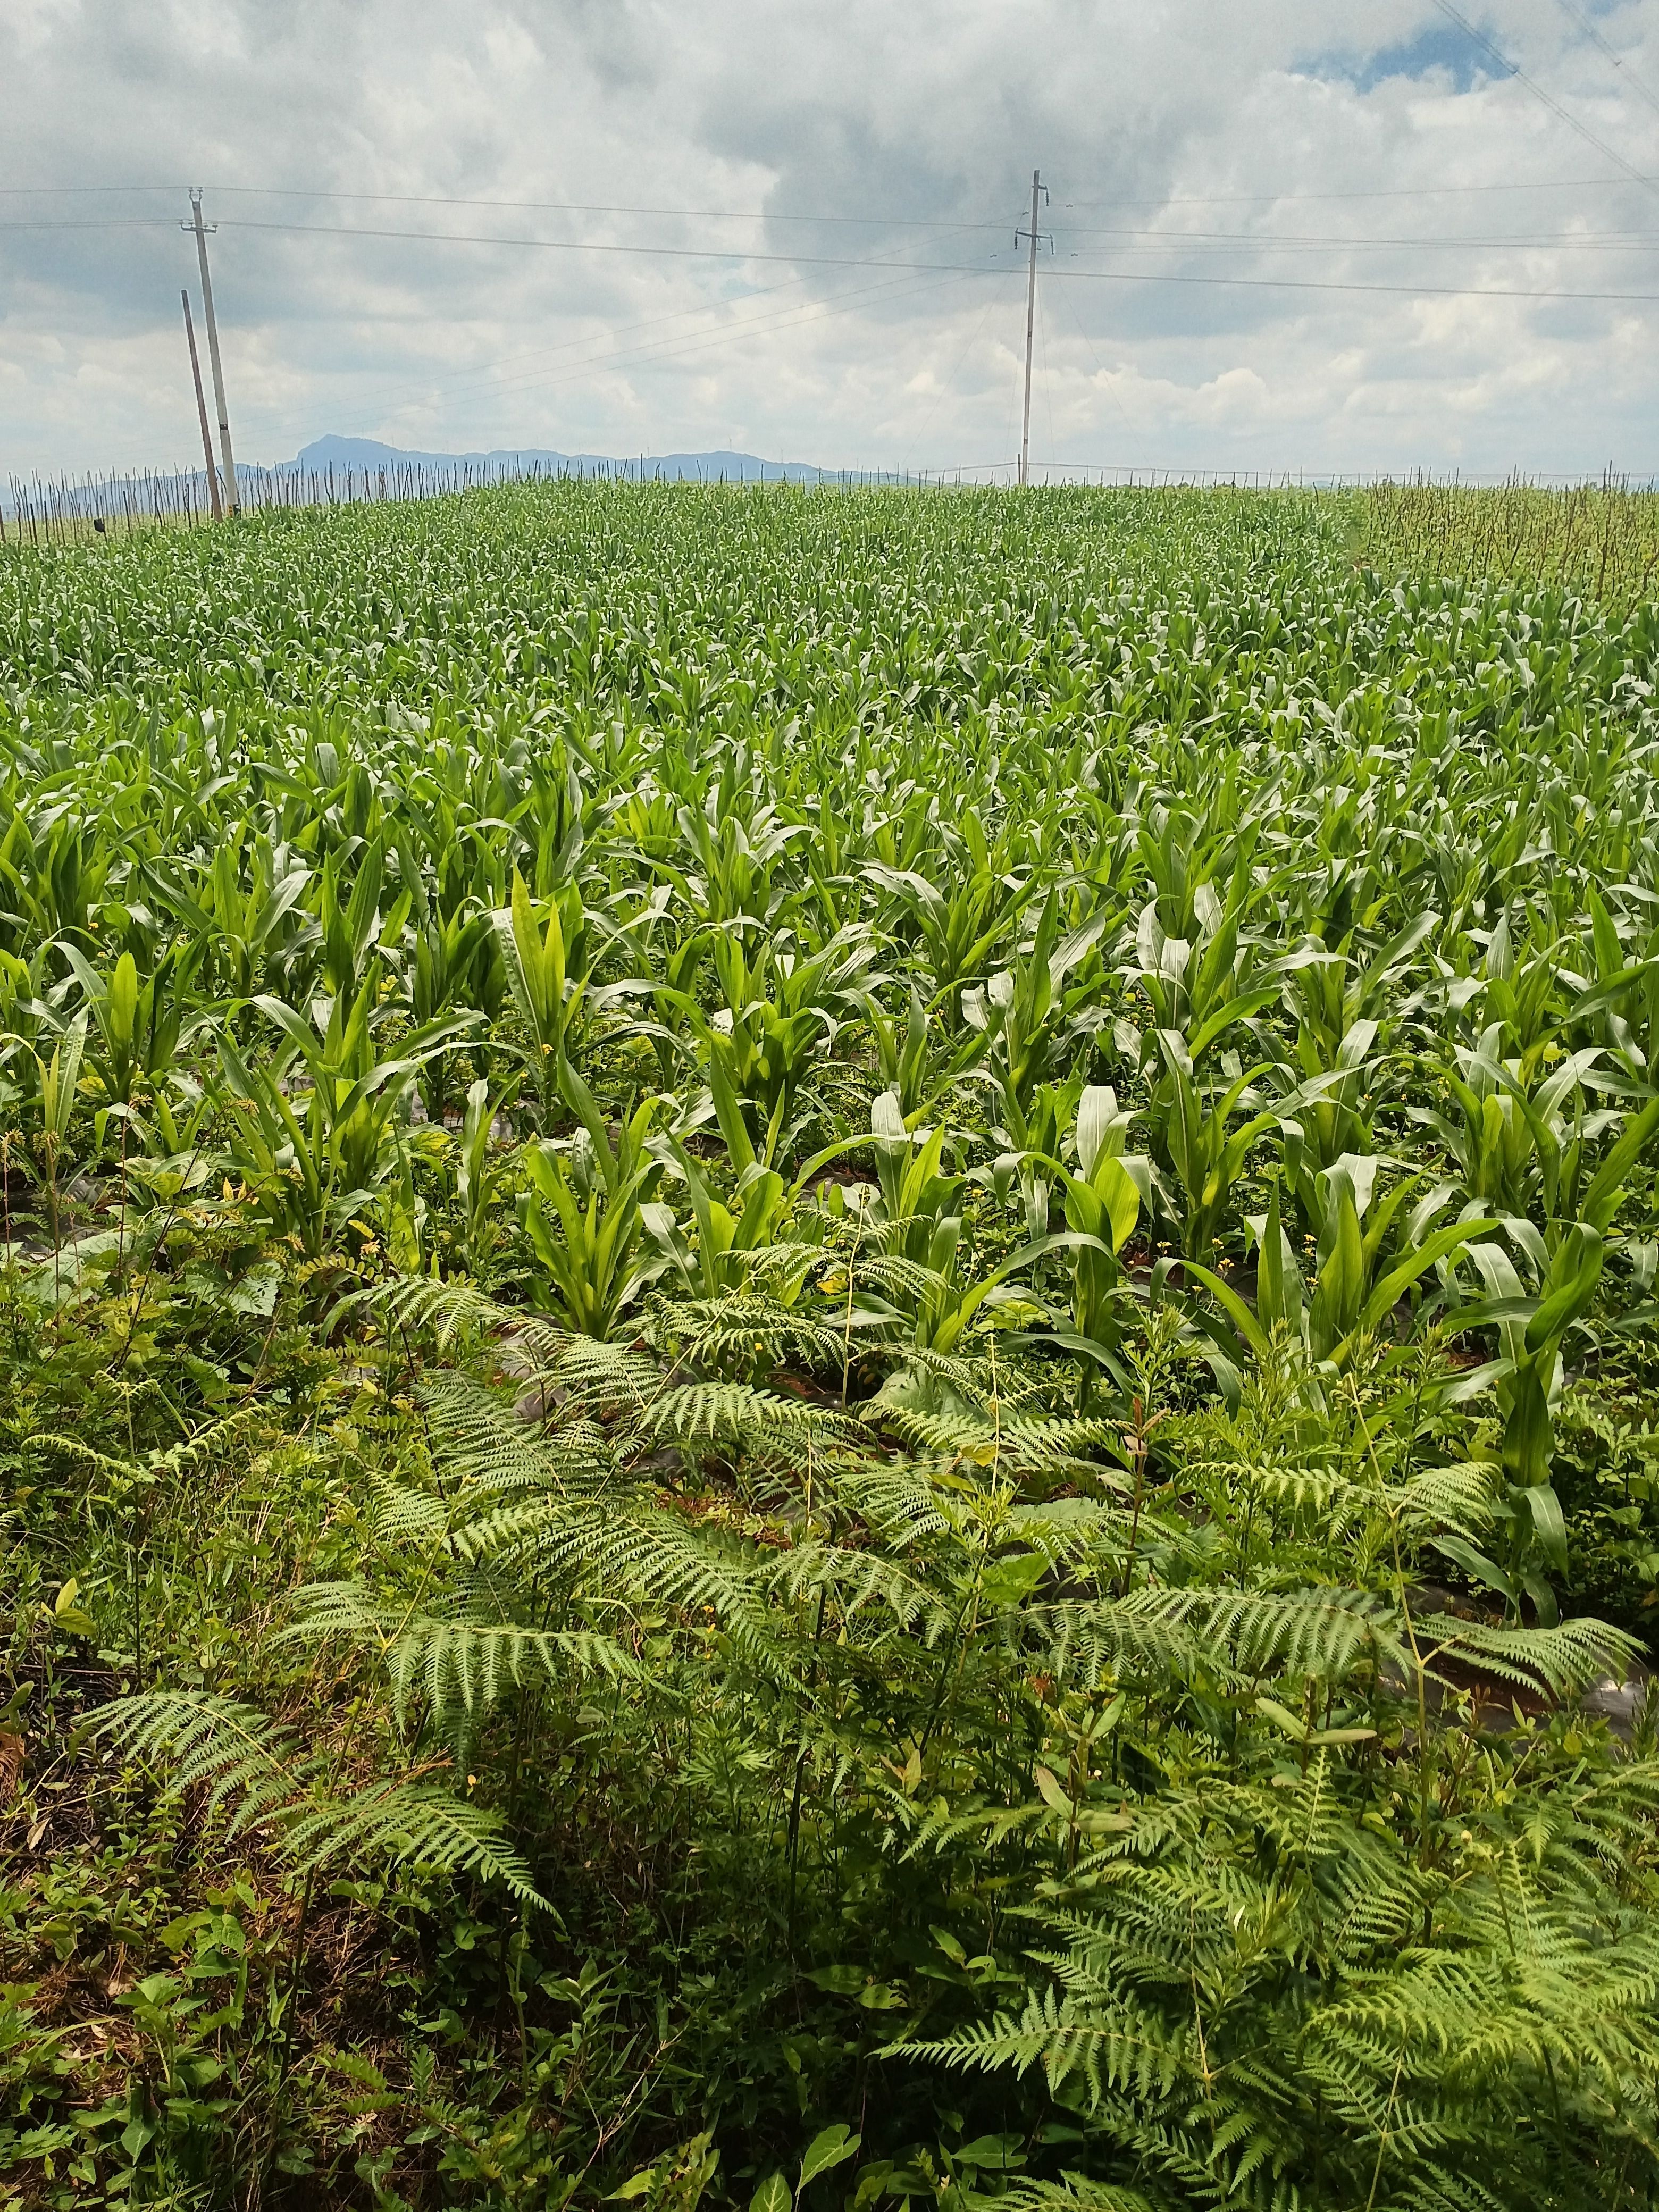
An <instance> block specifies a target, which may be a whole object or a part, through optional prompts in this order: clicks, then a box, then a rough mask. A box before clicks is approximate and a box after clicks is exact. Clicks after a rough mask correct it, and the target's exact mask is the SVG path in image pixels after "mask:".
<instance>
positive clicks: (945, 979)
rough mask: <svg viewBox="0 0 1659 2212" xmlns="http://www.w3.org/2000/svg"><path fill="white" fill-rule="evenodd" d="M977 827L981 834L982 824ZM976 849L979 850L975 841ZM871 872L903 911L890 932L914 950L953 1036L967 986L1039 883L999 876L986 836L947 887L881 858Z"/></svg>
mask: <svg viewBox="0 0 1659 2212" xmlns="http://www.w3.org/2000/svg"><path fill="white" fill-rule="evenodd" d="M973 828H974V829H975V830H977V829H978V823H977V821H976V819H975V820H974V822H973ZM969 851H970V854H974V852H975V848H974V846H973V844H972V843H971V842H970V846H969ZM864 875H865V878H866V881H868V882H870V883H872V884H874V885H876V887H877V888H878V890H883V891H885V892H886V893H887V895H888V896H889V898H890V901H891V902H893V904H894V906H895V907H896V909H897V914H896V915H895V916H894V919H893V921H892V922H890V925H889V927H890V929H892V930H894V931H895V932H896V933H897V934H898V935H900V937H901V939H902V940H905V941H908V942H909V943H910V944H912V945H914V948H915V953H914V957H915V961H916V964H917V966H918V968H919V969H921V977H922V979H923V981H925V982H926V984H927V989H928V998H929V1002H930V1004H931V1005H933V1006H938V1007H939V1010H940V1012H941V1013H942V1015H943V1017H944V1020H945V1029H946V1032H947V1034H950V1033H953V1032H955V1031H956V1030H957V1029H958V1028H959V1027H960V1025H961V1023H962V1020H963V1010H962V998H963V990H964V988H965V987H967V986H968V985H969V984H972V983H975V982H976V981H978V980H979V979H980V978H981V976H983V975H984V974H985V971H986V969H987V966H988V965H989V963H990V962H991V960H992V959H993V958H994V956H995V954H996V952H997V951H998V948H999V947H1000V945H1002V944H1003V943H1004V941H1005V940H1006V938H1007V937H1008V935H1009V933H1011V931H1012V930H1013V928H1014V927H1016V925H1017V924H1018V921H1019V917H1020V915H1021V913H1022V912H1023V910H1024V908H1025V906H1026V904H1027V903H1028V902H1029V901H1030V898H1031V897H1032V896H1033V894H1034V892H1035V891H1036V889H1037V888H1038V886H1037V884H1036V882H1035V881H1032V882H1030V883H1025V884H1021V883H1018V882H1017V881H1010V880H1009V879H1008V878H1007V877H1006V876H1004V875H1002V874H1000V873H999V872H997V870H996V869H995V868H994V866H993V864H992V860H991V856H990V854H989V853H988V851H987V850H986V848H985V845H984V836H983V832H982V831H981V832H979V836H978V840H977V853H976V855H975V857H974V858H973V860H972V864H971V866H970V867H969V869H968V870H967V871H966V872H963V874H961V875H960V876H957V875H953V876H952V877H951V879H950V880H949V882H948V884H947V885H946V886H945V887H941V886H940V885H939V884H935V883H933V882H931V881H930V880H929V878H927V876H925V875H923V874H921V873H920V872H918V871H917V870H916V869H915V868H899V867H891V866H887V865H886V864H885V863H884V862H882V861H879V860H875V861H871V862H870V863H869V864H868V865H867V866H866V868H865V870H864ZM901 917H902V919H901Z"/></svg>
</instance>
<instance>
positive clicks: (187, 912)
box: [147, 824, 317, 1044]
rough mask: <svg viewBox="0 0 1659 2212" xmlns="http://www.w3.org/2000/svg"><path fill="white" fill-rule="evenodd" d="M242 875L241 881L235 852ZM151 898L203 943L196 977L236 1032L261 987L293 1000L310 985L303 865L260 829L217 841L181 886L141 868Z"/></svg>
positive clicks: (243, 1029) (311, 933)
mask: <svg viewBox="0 0 1659 2212" xmlns="http://www.w3.org/2000/svg"><path fill="white" fill-rule="evenodd" d="M239 846H240V851H241V854H242V855H243V856H244V857H245V860H246V869H247V874H248V878H249V880H248V881H247V883H246V885H245V884H244V883H243V881H242V876H241V872H240V869H239V866H238V859H239V850H238V848H239ZM147 881H148V882H149V884H150V886H151V888H152V889H153V890H154V891H155V895H156V896H157V897H158V899H159V900H160V901H161V903H162V904H163V906H164V907H165V908H167V911H168V912H170V913H171V914H172V915H173V916H174V917H175V919H176V920H177V921H179V922H180V923H181V924H182V926H183V927H185V929H187V930H188V931H189V932H190V933H191V937H192V938H193V939H195V940H196V941H197V943H199V944H200V945H201V946H202V948H203V956H202V957H203V966H202V971H201V972H202V975H203V977H204V981H206V980H208V979H210V981H211V987H213V988H215V989H216V990H217V991H218V992H219V993H220V994H222V997H223V998H224V999H225V1000H227V1001H228V1004H229V1006H230V1007H231V1008H232V1009H234V1022H235V1026H236V1032H237V1036H238V1037H239V1039H240V1042H243V1043H244V1044H246V1043H247V1042H249V1041H250V1040H251V1038H252V1034H253V1023H254V1012H253V1001H254V1000H255V999H257V998H258V996H259V995H260V994H262V993H263V994H271V995H275V996H277V997H286V998H293V999H297V998H301V997H303V996H305V995H306V994H307V991H308V989H309V986H310V978H311V974H312V972H313V962H314V958H315V945H316V939H317V931H316V925H315V922H314V921H311V920H310V919H309V918H308V917H307V915H306V914H305V911H304V901H305V896H306V891H307V886H308V885H309V884H310V882H311V874H310V871H309V870H308V869H307V867H306V866H305V865H304V863H303V861H302V860H301V859H300V858H299V856H298V855H297V854H295V852H294V851H293V850H292V849H291V848H289V846H287V845H286V844H283V843H282V842H278V843H276V844H274V845H273V843H272V842H271V840H270V837H269V836H266V835H264V833H263V832H260V833H257V834H254V835H252V836H247V835H246V824H244V825H242V828H241V830H240V832H239V835H238V837H237V838H236V839H235V840H234V841H228V842H225V843H223V844H222V845H220V847H219V848H218V850H217V851H216V853H215V854H214V856H213V862H212V866H211V867H210V869H209V870H208V872H207V874H206V877H205V878H204V879H200V880H198V881H197V883H195V884H193V885H188V886H187V885H185V884H181V883H180V882H179V881H178V880H177V879H176V878H174V877H173V874H172V873H171V872H166V871H163V870H162V869H160V868H152V869H150V870H149V871H148V872H147Z"/></svg>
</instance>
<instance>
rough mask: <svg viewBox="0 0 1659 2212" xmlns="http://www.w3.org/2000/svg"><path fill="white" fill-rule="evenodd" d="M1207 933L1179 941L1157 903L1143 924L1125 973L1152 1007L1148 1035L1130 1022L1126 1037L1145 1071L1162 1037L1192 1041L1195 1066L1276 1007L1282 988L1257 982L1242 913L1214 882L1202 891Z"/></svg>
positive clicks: (1199, 907) (1199, 906)
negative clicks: (1171, 1033) (1223, 899)
mask: <svg viewBox="0 0 1659 2212" xmlns="http://www.w3.org/2000/svg"><path fill="white" fill-rule="evenodd" d="M1193 896H1194V904H1195V908H1196V911H1197V915H1198V918H1199V925H1200V934H1199V935H1198V936H1197V937H1196V938H1195V939H1193V940H1188V939H1186V938H1180V937H1171V936H1170V935H1168V934H1167V933H1165V931H1164V925H1163V923H1162V922H1161V921H1159V919H1158V901H1157V900H1153V901H1152V902H1150V903H1149V904H1148V905H1147V906H1146V908H1145V909H1144V910H1143V911H1142V914H1141V916H1140V920H1139V923H1138V925H1137V926H1136V930H1135V938H1134V947H1133V957H1132V958H1131V959H1129V960H1128V961H1127V963H1125V964H1124V966H1123V967H1121V969H1119V971H1118V972H1119V974H1120V975H1121V977H1122V978H1123V980H1124V981H1126V982H1132V983H1133V984H1134V985H1135V986H1136V987H1137V988H1138V989H1139V992H1140V994H1141V995H1142V996H1143V997H1144V998H1145V1000H1146V1003H1147V1005H1148V1006H1149V1007H1150V1008H1151V1010H1152V1031H1151V1033H1150V1034H1148V1035H1147V1036H1145V1037H1144V1038H1143V1037H1141V1036H1139V1034H1138V1033H1137V1032H1136V1031H1135V1030H1133V1025H1132V1024H1128V1023H1127V1022H1126V1023H1125V1024H1123V1025H1122V1035H1123V1037H1124V1040H1125V1042H1127V1043H1128V1044H1129V1045H1131V1046H1132V1047H1133V1048H1134V1049H1135V1050H1136V1051H1137V1052H1138V1053H1139V1057H1140V1060H1141V1064H1142V1066H1143V1067H1149V1066H1152V1065H1153V1064H1155V1062H1156V1060H1157V1057H1158V1043H1157V1038H1158V1036H1159V1035H1161V1034H1162V1033H1163V1032H1164V1031H1165V1030H1175V1031H1177V1032H1179V1033H1180V1034H1181V1035H1182V1036H1184V1037H1185V1038H1186V1040H1187V1051H1188V1057H1189V1058H1190V1059H1191V1060H1193V1062H1194V1065H1196V1064H1198V1063H1199V1062H1200V1061H1201V1060H1204V1059H1205V1057H1206V1055H1207V1054H1209V1052H1210V1051H1211V1049H1212V1048H1213V1047H1214V1046H1215V1045H1216V1044H1218V1042H1220V1041H1221V1039H1222V1038H1224V1037H1225V1036H1226V1035H1227V1034H1228V1032H1229V1031H1230V1030H1232V1029H1233V1028H1234V1027H1235V1026H1236V1025H1237V1024H1239V1023H1241V1022H1249V1021H1251V1020H1253V1019H1254V1018H1255V1016H1256V1015H1257V1014H1259V1013H1261V1012H1262V1011H1263V1010H1264V1009H1265V1008H1267V1007H1269V1006H1276V1005H1277V1004H1278V1002H1279V994H1280V990H1281V988H1282V986H1281V985H1280V984H1279V982H1277V981H1271V982H1269V981H1262V982H1260V983H1253V982H1252V981H1251V969H1252V964H1253V956H1252V954H1251V952H1250V951H1249V947H1248V946H1247V947H1245V948H1244V949H1243V950H1242V951H1241V949H1240V929H1241V926H1242V915H1241V914H1240V912H1239V910H1238V909H1237V908H1227V909H1225V911H1224V910H1223V909H1222V908H1221V905H1220V902H1219V901H1218V898H1217V896H1216V895H1215V893H1214V891H1213V890H1212V889H1211V887H1210V886H1209V885H1207V884H1204V885H1200V887H1199V888H1198V890H1196V891H1195V892H1194V895H1193Z"/></svg>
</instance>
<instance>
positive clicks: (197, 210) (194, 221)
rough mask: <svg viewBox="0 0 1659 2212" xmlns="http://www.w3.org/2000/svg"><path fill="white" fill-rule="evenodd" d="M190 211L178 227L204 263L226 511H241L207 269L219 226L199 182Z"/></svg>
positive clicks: (204, 294) (205, 305)
mask: <svg viewBox="0 0 1659 2212" xmlns="http://www.w3.org/2000/svg"><path fill="white" fill-rule="evenodd" d="M190 212H191V221H190V222H185V223H180V224H179V228H180V229H181V230H193V231H194V232H195V233H196V255H197V260H198V261H199V262H200V263H201V267H202V313H203V314H204V316H205V317H206V319H207V338H208V360H209V362H210V364H211V366H212V369H213V398H214V403H215V404H216V406H217V408H218V410H219V453H220V456H221V458H222V460H223V462H224V465H225V512H226V513H228V514H239V513H240V512H241V504H242V503H241V500H240V497H239V495H238V493H237V489H236V460H235V456H234V454H233V453H232V452H231V450H230V416H229V415H228V413H227V411H226V409H225V373H224V371H223V369H222V368H221V367H220V366H219V325H218V324H217V322H216V320H215V319H214V313H213V278H212V276H210V273H209V270H208V250H207V234H208V232H209V231H210V230H216V229H217V228H218V227H219V226H218V225H217V224H216V223H208V224H205V225H204V223H203V221H202V188H201V186H200V185H191V188H190Z"/></svg>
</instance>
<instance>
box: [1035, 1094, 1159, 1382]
mask: <svg viewBox="0 0 1659 2212" xmlns="http://www.w3.org/2000/svg"><path fill="white" fill-rule="evenodd" d="M1132 1121H1133V1115H1129V1114H1126V1113H1124V1112H1122V1111H1121V1109H1120V1108H1119V1106H1118V1103H1117V1093H1116V1092H1115V1091H1113V1090H1111V1089H1110V1088H1109V1087H1108V1086H1106V1085H1090V1086H1089V1087H1088V1088H1087V1089H1085V1091H1084V1092H1083V1094H1082V1096H1081V1097H1080V1099H1079V1103H1078V1113H1077V1126H1076V1129H1075V1131H1074V1133H1073V1143H1074V1146H1075V1150H1076V1156H1077V1165H1076V1167H1075V1169H1073V1168H1067V1167H1065V1166H1063V1165H1062V1164H1060V1161H1059V1160H1057V1159H1055V1160H1053V1161H1051V1163H1050V1164H1051V1165H1052V1166H1053V1167H1054V1169H1055V1170H1057V1171H1058V1174H1059V1176H1060V1182H1061V1185H1062V1187H1063V1189H1064V1192H1065V1206H1066V1231H1067V1234H1066V1237H1064V1239H1063V1240H1060V1241H1061V1242H1063V1243H1064V1245H1065V1247H1066V1249H1069V1251H1070V1253H1071V1255H1072V1285H1071V1289H1072V1297H1071V1316H1070V1318H1071V1327H1070V1328H1069V1329H1068V1330H1063V1331H1060V1332H1057V1333H1056V1334H1055V1336H1054V1341H1055V1342H1057V1343H1059V1344H1060V1345H1062V1346H1065V1347H1066V1349H1067V1350H1068V1351H1071V1352H1074V1353H1076V1354H1077V1356H1078V1360H1079V1374H1080V1378H1081V1386H1082V1392H1083V1407H1084V1409H1085V1410H1086V1409H1087V1407H1088V1406H1089V1404H1090V1402H1091V1399H1092V1396H1093V1394H1094V1387H1095V1378H1096V1374H1097V1370H1100V1369H1104V1370H1105V1371H1106V1372H1107V1373H1108V1374H1109V1375H1111V1376H1112V1377H1113V1379H1114V1380H1115V1381H1116V1382H1118V1383H1121V1384H1123V1385H1125V1386H1126V1387H1127V1383H1128V1381H1129V1377H1128V1376H1127V1371H1126V1370H1124V1369H1123V1367H1122V1364H1121V1358H1120V1356H1119V1355H1120V1352H1121V1346H1122V1342H1123V1328H1124V1319H1125V1305H1126V1302H1127V1297H1128V1296H1129V1291H1128V1285H1127V1278H1126V1274H1125V1271H1124V1268H1123V1265H1122V1261H1121V1253H1122V1250H1123V1248H1124V1246H1125V1245H1126V1244H1127V1243H1128V1241H1129V1239H1130V1237H1132V1236H1133V1234H1134V1230H1135V1225H1136V1223H1137V1222H1138V1221H1139V1218H1140V1208H1141V1203H1142V1200H1143V1197H1144V1195H1145V1194H1146V1190H1147V1188H1148V1187H1149V1182H1150V1171H1149V1166H1148V1163H1147V1162H1146V1160H1144V1159H1140V1158H1135V1157H1133V1156H1131V1155H1126V1153H1125V1152H1124V1149H1123V1147H1124V1142H1125V1139H1126V1138H1127V1134H1128V1130H1129V1126H1130V1123H1131V1122H1132Z"/></svg>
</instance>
